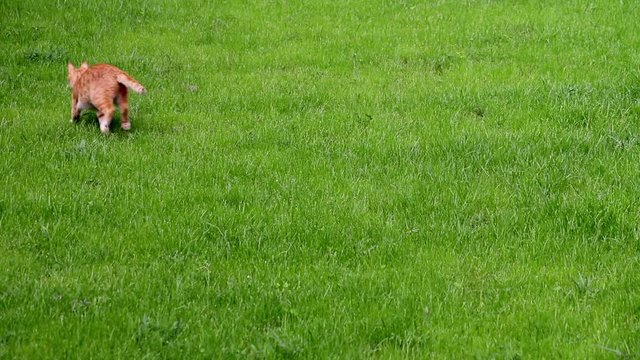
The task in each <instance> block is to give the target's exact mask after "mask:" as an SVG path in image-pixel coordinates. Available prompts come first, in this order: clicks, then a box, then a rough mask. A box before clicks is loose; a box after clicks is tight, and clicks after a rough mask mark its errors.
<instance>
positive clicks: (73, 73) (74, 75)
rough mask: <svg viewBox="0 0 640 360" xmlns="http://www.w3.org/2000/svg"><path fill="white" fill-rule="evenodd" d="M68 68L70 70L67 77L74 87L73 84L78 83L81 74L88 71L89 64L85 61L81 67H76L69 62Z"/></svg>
mask: <svg viewBox="0 0 640 360" xmlns="http://www.w3.org/2000/svg"><path fill="white" fill-rule="evenodd" d="M67 69H68V70H69V71H68V74H67V79H68V80H69V86H71V87H73V85H75V84H76V81H78V79H79V78H80V76H82V74H84V72H85V71H87V69H89V64H87V63H86V62H83V63H82V65H80V67H79V68H76V67H75V66H73V64H72V63H69V64H67Z"/></svg>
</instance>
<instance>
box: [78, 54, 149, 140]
mask: <svg viewBox="0 0 640 360" xmlns="http://www.w3.org/2000/svg"><path fill="white" fill-rule="evenodd" d="M68 69H69V75H68V79H69V85H70V86H71V88H72V90H71V122H77V121H78V120H79V119H80V112H81V111H82V110H85V109H95V110H98V121H99V122H100V131H101V132H102V133H103V134H105V135H106V134H109V124H111V118H112V117H113V113H114V111H115V109H114V104H117V105H118V107H119V108H120V112H121V117H122V122H121V126H122V129H124V130H129V129H131V123H130V122H129V111H128V109H127V94H128V90H127V88H130V89H131V90H133V91H135V92H137V93H138V94H142V93H144V92H145V88H144V86H142V85H141V84H140V83H139V82H137V81H136V80H135V79H134V78H132V77H131V76H129V75H128V74H127V73H126V72H124V71H122V70H120V69H118V68H117V67H115V66H113V65H108V64H97V65H93V66H91V67H89V65H88V64H87V63H86V62H85V63H82V65H81V66H80V67H79V68H75V67H74V66H73V64H71V63H69V64H68Z"/></svg>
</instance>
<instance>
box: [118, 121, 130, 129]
mask: <svg viewBox="0 0 640 360" xmlns="http://www.w3.org/2000/svg"><path fill="white" fill-rule="evenodd" d="M120 127H121V128H122V130H127V131H128V130H131V123H130V122H123V123H122V124H121V125H120Z"/></svg>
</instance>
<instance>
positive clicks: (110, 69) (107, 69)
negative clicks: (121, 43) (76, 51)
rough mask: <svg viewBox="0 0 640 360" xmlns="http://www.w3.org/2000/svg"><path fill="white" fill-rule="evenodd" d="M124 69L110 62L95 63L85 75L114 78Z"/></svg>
mask: <svg viewBox="0 0 640 360" xmlns="http://www.w3.org/2000/svg"><path fill="white" fill-rule="evenodd" d="M122 73H123V71H122V70H120V69H118V68H117V67H115V66H113V65H109V64H95V65H92V66H91V67H89V69H87V71H86V72H85V73H84V75H83V77H85V76H87V77H90V78H114V79H115V77H116V76H118V75H120V74H122Z"/></svg>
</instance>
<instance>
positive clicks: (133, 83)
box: [116, 74, 146, 94]
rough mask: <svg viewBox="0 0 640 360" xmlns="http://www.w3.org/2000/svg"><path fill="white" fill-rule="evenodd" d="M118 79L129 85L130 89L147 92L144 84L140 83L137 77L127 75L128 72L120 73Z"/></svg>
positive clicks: (121, 82)
mask: <svg viewBox="0 0 640 360" xmlns="http://www.w3.org/2000/svg"><path fill="white" fill-rule="evenodd" d="M116 80H117V81H118V82H119V83H120V84H122V85H124V86H126V87H128V88H129V89H131V90H133V91H135V92H137V93H138V94H144V93H145V92H146V90H145V88H144V86H142V84H140V83H139V82H138V81H136V79H134V78H132V77H131V76H129V75H127V74H120V75H118V77H117V78H116Z"/></svg>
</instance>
